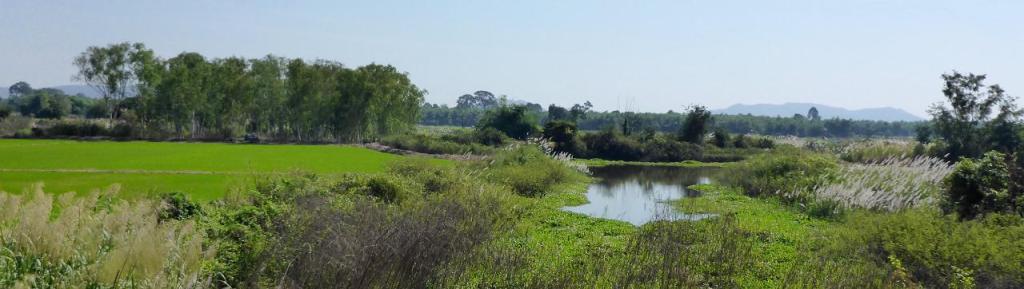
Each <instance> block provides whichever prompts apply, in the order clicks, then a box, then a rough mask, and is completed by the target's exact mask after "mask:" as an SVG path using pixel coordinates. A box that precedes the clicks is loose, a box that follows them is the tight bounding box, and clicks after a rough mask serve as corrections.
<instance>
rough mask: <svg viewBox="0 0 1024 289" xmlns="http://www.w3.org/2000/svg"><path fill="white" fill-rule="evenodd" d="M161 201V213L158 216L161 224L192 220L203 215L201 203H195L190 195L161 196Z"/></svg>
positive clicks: (179, 193)
mask: <svg viewBox="0 0 1024 289" xmlns="http://www.w3.org/2000/svg"><path fill="white" fill-rule="evenodd" d="M160 200H161V203H160V212H159V213H158V214H157V216H158V219H159V220H160V221H161V222H162V221H166V220H185V219H191V218H192V217H195V216H198V215H200V214H202V213H203V208H202V206H200V205H199V203H196V202H193V201H192V200H191V199H189V197H188V195H185V194H184V193H181V192H172V193H164V194H161V195H160Z"/></svg>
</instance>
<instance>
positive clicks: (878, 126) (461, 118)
mask: <svg viewBox="0 0 1024 289" xmlns="http://www.w3.org/2000/svg"><path fill="white" fill-rule="evenodd" d="M479 93H480V92H478V94H479ZM488 94H489V93H488ZM475 95H476V94H474V95H469V94H467V95H465V96H463V97H462V98H460V102H459V104H458V105H456V107H448V106H446V105H437V104H430V103H427V104H424V105H423V108H422V109H421V110H420V111H421V118H420V124H422V125H450V126H463V127H468V126H473V125H476V124H477V122H478V121H479V120H480V118H481V117H483V115H484V114H485V113H486V112H487V110H489V109H492V108H493V106H492V105H490V104H486V103H485V104H483V105H481V104H479V103H472V102H466V101H461V100H463V99H465V98H467V97H468V96H475ZM588 104H589V103H588ZM588 104H583V105H574V106H573V107H572V108H563V107H559V106H556V105H550V106H548V109H547V110H546V111H545V110H543V109H542V108H541V106H540V105H538V104H526V106H527V108H528V113H530V114H532V115H534V116H536V118H535V119H537V120H540V121H541V123H546V122H547V121H548V120H551V119H559V118H563V117H559V116H558V115H560V114H565V113H568V114H577V115H574V116H571V118H573V119H575V122H576V123H577V126H578V128H579V129H582V130H592V131H593V130H602V129H605V128H609V127H618V128H623V126H627V127H625V128H624V129H626V130H627V131H643V130H645V129H647V130H650V129H653V130H655V131H659V132H665V133H675V132H677V131H679V126H680V124H682V123H683V122H682V121H681V120H682V118H683V117H685V114H683V113H678V112H673V111H669V112H667V113H646V112H644V113H635V112H620V111H611V112H595V111H590V106H589V105H588ZM813 114H814V113H808V115H811V116H804V115H799V114H798V115H794V116H792V117H769V116H754V115H722V114H719V115H714V116H713V117H712V127H714V128H723V129H725V130H727V131H728V132H730V133H734V134H761V135H791V136H806V137H872V136H885V137H909V136H914V135H915V133H916V132H915V129H916V128H917V126H919V125H920V124H922V122H903V121H898V122H886V121H870V120H850V119H838V118H833V119H821V118H820V117H817V116H816V115H813Z"/></svg>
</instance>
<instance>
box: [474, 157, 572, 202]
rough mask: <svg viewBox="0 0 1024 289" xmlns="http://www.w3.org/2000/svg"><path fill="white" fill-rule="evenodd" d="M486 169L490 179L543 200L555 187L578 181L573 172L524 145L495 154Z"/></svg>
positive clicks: (520, 192)
mask: <svg viewBox="0 0 1024 289" xmlns="http://www.w3.org/2000/svg"><path fill="white" fill-rule="evenodd" d="M488 169H489V170H490V172H489V173H488V175H487V177H488V178H489V179H491V180H493V181H495V182H498V183H501V184H504V185H507V186H508V187H510V188H511V189H512V191H513V192H515V193H517V194H519V195H522V196H528V197H537V196H543V195H544V194H545V193H547V192H549V191H551V189H552V188H554V187H555V186H556V185H558V184H561V183H565V182H570V181H572V180H574V179H578V177H579V173H578V172H576V171H575V170H574V169H572V168H570V167H568V166H566V165H565V164H562V163H561V162H560V161H558V160H554V159H552V158H551V157H549V156H548V155H546V154H545V153H544V152H542V151H541V150H540V149H539V148H537V147H533V146H526V145H524V146H517V147H515V148H512V149H508V150H503V151H500V152H498V153H497V154H495V155H494V159H493V161H492V163H491V164H490V166H488Z"/></svg>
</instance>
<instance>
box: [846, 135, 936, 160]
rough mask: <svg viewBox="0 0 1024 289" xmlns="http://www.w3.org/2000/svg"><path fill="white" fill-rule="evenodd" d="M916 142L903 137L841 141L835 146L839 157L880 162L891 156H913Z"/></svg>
mask: <svg viewBox="0 0 1024 289" xmlns="http://www.w3.org/2000/svg"><path fill="white" fill-rule="evenodd" d="M916 144H917V143H916V142H914V141H910V140H905V139H877V140H870V141H854V142H843V143H839V144H838V145H837V146H836V151H835V153H837V154H838V155H839V159H842V160H844V161H848V162H852V163H880V162H885V161H887V160H889V159H892V158H912V157H915V154H914V153H915V152H914V146H915V145H916Z"/></svg>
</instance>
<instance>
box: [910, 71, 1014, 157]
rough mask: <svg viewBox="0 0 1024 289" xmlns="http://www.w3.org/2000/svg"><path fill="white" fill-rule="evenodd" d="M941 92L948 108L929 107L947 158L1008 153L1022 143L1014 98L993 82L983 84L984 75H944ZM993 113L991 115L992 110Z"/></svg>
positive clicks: (935, 129) (941, 106)
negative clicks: (986, 153)
mask: <svg viewBox="0 0 1024 289" xmlns="http://www.w3.org/2000/svg"><path fill="white" fill-rule="evenodd" d="M942 78H943V80H944V81H945V86H944V87H943V90H942V94H943V95H944V96H945V98H946V101H948V102H949V104H950V106H951V107H946V106H945V105H942V104H939V105H936V106H934V107H932V109H931V111H930V113H931V115H932V124H933V126H934V128H933V129H934V132H935V134H936V135H937V136H939V137H941V138H942V139H943V140H944V141H945V143H946V145H947V146H946V149H947V151H946V153H947V156H946V157H947V159H949V160H958V159H960V158H961V157H970V158H975V157H980V156H981V155H982V154H983V153H984V152H986V151H989V150H1000V151H1002V152H1004V153H1008V152H1011V151H1012V150H1014V149H1015V148H1016V147H1017V146H1019V145H1020V144H1021V139H1020V136H1019V135H1018V134H1017V133H1015V131H1016V130H1017V127H1019V126H1020V116H1021V114H1024V111H1022V110H1021V109H1019V108H1018V107H1017V105H1016V103H1015V98H1013V97H1011V96H1009V95H1007V94H1006V93H1005V91H1004V90H1003V89H1002V88H1001V87H999V85H998V84H996V85H985V83H984V81H985V78H986V77H985V75H975V74H973V73H969V74H966V75H964V74H961V73H959V72H956V71H954V72H953V73H952V74H943V75H942ZM993 111H995V112H996V114H995V116H994V117H993V116H992V112H993Z"/></svg>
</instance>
